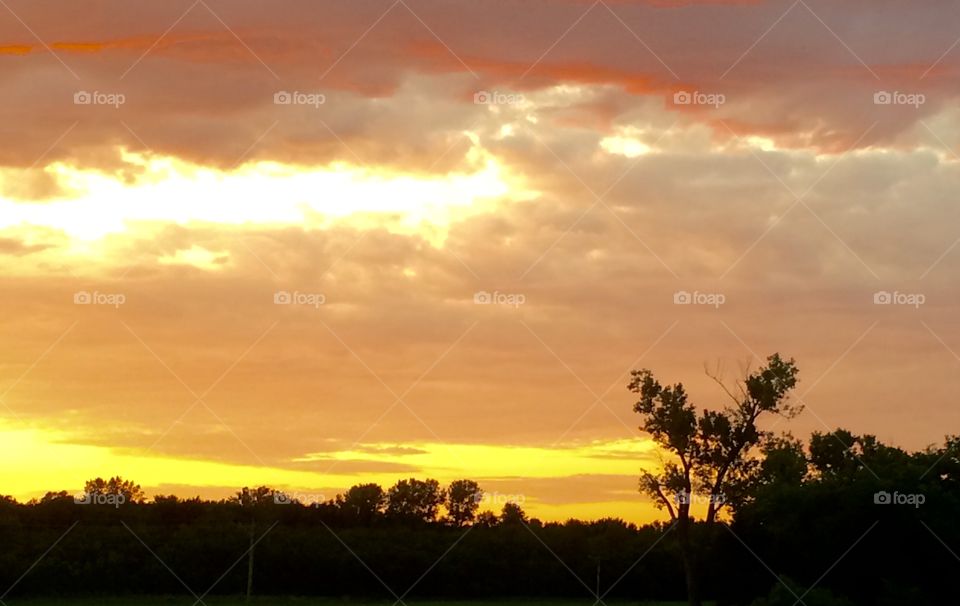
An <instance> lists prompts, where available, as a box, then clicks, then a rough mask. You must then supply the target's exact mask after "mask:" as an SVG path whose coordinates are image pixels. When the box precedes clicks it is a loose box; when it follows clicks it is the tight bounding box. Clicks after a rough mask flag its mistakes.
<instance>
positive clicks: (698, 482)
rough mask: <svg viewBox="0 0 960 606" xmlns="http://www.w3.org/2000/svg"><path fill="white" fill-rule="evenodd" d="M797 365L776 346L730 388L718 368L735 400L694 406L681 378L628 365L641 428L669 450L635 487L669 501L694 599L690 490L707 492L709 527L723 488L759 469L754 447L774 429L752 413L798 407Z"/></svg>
mask: <svg viewBox="0 0 960 606" xmlns="http://www.w3.org/2000/svg"><path fill="white" fill-rule="evenodd" d="M797 373H798V370H797V367H796V365H795V364H794V361H793V360H792V359H791V360H787V361H785V360H783V359H781V357H780V355H779V354H773V355H772V356H770V357H769V358H767V363H766V365H765V366H763V367H761V368H760V369H759V370H757V371H756V372H749V371H748V372H747V373H746V377H745V378H744V379H743V380H742V381H738V382H737V383H736V384H735V388H734V389H733V390H732V389H730V388H728V387H727V386H726V385H725V384H724V382H723V380H722V377H720V376H719V375H718V374H717V375H711V378H713V379H714V380H715V381H716V382H717V384H718V385H720V387H721V388H722V389H723V391H724V393H725V394H726V395H727V396H728V398H729V399H730V400H732V402H733V405H732V406H727V407H725V408H723V409H722V410H702V411H700V412H699V413H698V411H697V409H696V407H695V406H694V405H693V404H692V403H690V402H689V401H688V399H687V392H686V390H685V389H684V387H683V384H682V383H677V384H675V385H673V386H663V385H661V384H660V383H659V382H658V381H657V380H656V379H655V378H654V376H653V373H652V372H651V371H649V370H635V371H633V372H632V373H631V376H632V378H631V381H630V383H629V384H628V386H627V387H628V389H629V390H630V391H631V392H633V393H636V394H639V395H640V399H639V400H638V401H637V402H636V403H635V404H634V406H633V410H634V412H636V413H638V414H640V415H641V417H642V419H643V424H642V425H641V426H640V429H641V430H642V431H644V432H646V433H648V434H649V435H650V436H651V437H652V438H653V440H654V441H655V442H656V443H657V444H658V445H659V446H660V447H661V449H663V450H664V451H665V452H666V453H667V454H668V456H670V460H669V461H667V462H666V463H665V464H664V467H663V470H662V471H660V472H659V473H656V474H655V473H652V472H649V471H645V472H643V474H642V475H641V477H640V490H641V492H644V493H646V494H647V495H648V496H650V497H651V498H652V499H653V500H654V504H655V505H656V506H657V507H659V508H666V509H667V511H668V512H669V514H670V517H671V519H672V520H673V522H674V524H675V528H676V530H677V535H678V541H679V544H680V554H681V559H682V561H683V567H684V572H685V575H686V584H687V599H688V601H689V603H690V605H691V606H700V604H701V599H700V574H699V566H698V561H697V560H698V557H697V553H696V549H695V548H694V545H693V540H692V536H691V534H692V525H693V518H692V516H691V513H690V506H691V504H692V502H693V501H694V497H696V496H704V497H706V501H707V512H706V518H705V526H706V529H707V530H708V531H709V530H710V529H711V527H712V526H713V524H714V523H715V522H716V519H717V515H718V514H719V513H720V511H721V510H722V509H723V507H724V506H726V505H727V504H728V503H729V501H728V500H727V499H726V496H727V495H726V493H727V491H728V489H730V488H735V487H737V486H740V485H742V484H743V483H744V482H745V481H746V480H747V479H748V478H749V477H751V475H753V474H754V473H756V469H757V467H758V461H757V459H756V458H755V457H754V456H753V454H754V452H753V451H754V450H755V449H756V448H757V447H758V446H759V445H760V444H761V443H762V442H763V441H764V439H766V438H770V437H771V436H770V434H769V433H768V432H763V431H761V430H759V429H758V428H757V420H758V419H759V418H760V417H761V416H762V415H764V414H778V415H782V416H785V417H788V418H790V417H793V416H796V415H797V414H799V413H800V411H801V410H802V407H800V406H793V405H791V404H790V403H789V402H788V394H789V392H790V390H792V389H793V387H794V386H795V385H796V383H797Z"/></svg>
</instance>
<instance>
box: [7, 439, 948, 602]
mask: <svg viewBox="0 0 960 606" xmlns="http://www.w3.org/2000/svg"><path fill="white" fill-rule="evenodd" d="M758 464H759V465H758V469H757V473H756V476H755V477H756V480H757V481H756V482H755V483H753V484H752V485H751V488H750V489H749V491H748V492H747V493H745V494H742V495H739V496H738V498H737V500H736V502H735V503H732V504H731V507H730V516H729V518H728V519H725V520H723V521H722V522H721V523H720V524H718V525H717V526H716V528H715V529H713V530H707V528H706V527H705V526H704V525H702V524H697V525H694V526H693V534H694V535H695V538H696V539H697V540H695V541H694V544H697V545H701V546H702V547H701V548H700V549H701V550H702V553H701V554H700V555H701V561H703V562H705V563H706V565H705V566H704V570H703V577H704V581H703V589H704V591H703V593H704V595H707V596H711V597H716V598H718V599H719V600H720V603H722V604H758V605H759V604H763V605H768V606H769V605H774V604H794V603H795V602H797V599H798V598H802V603H803V604H806V605H807V606H818V605H819V606H822V605H828V604H857V605H859V604H866V605H872V604H876V605H894V604H896V605H898V606H899V605H902V604H944V603H954V599H955V595H956V587H955V582H954V579H955V578H956V577H957V572H958V570H960V562H958V560H957V557H956V555H954V553H955V552H956V551H957V550H958V549H960V524H958V521H957V514H958V512H960V490H958V481H960V439H956V438H952V439H948V440H947V442H946V443H945V444H944V445H943V446H941V447H938V448H930V449H927V450H925V451H921V452H914V453H907V452H905V451H903V450H900V449H898V448H894V447H891V446H887V445H884V444H882V443H880V442H878V441H877V440H876V439H875V438H873V437H871V436H857V435H854V434H851V433H850V432H847V431H842V430H841V431H836V432H833V433H828V434H814V435H813V437H812V438H811V439H810V440H809V441H808V442H807V443H806V444H801V443H800V442H799V441H796V440H793V439H791V438H789V437H787V438H778V439H777V440H774V441H771V442H769V443H768V444H767V445H766V446H765V447H764V451H763V455H762V457H760V458H759V459H758ZM84 495H85V496H83V497H82V498H78V497H77V496H75V495H74V494H69V493H67V492H59V493H48V494H47V495H46V496H44V497H43V498H42V499H38V500H34V501H31V502H29V503H25V504H21V503H17V502H16V501H14V500H13V499H10V498H6V499H3V500H2V501H0V532H2V537H3V539H2V540H3V549H2V550H0V584H2V585H4V586H8V585H11V584H13V583H14V582H15V581H16V580H17V578H18V577H20V576H21V575H23V573H24V572H25V571H28V570H29V574H27V575H25V576H24V577H23V578H22V580H20V581H19V582H18V583H17V584H16V585H15V588H14V590H13V592H11V594H10V596H9V597H16V596H28V595H46V594H70V595H79V594H118V593H131V594H184V593H186V592H188V591H192V592H194V593H196V594H198V595H202V594H203V593H205V592H207V591H208V590H209V591H210V592H211V593H212V594H234V595H239V594H243V593H245V592H246V591H247V589H248V584H251V582H252V585H250V588H251V589H252V591H253V593H254V594H258V595H263V594H287V595H289V594H296V595H325V596H371V597H382V598H387V599H391V600H394V599H396V597H399V596H402V595H404V594H405V593H406V592H407V591H408V590H410V592H409V594H408V596H407V597H423V596H431V597H458V598H473V597H493V596H539V597H558V596H565V597H583V598H585V599H591V600H593V599H594V592H596V591H597V587H598V580H599V593H600V595H601V596H603V597H604V599H605V600H607V599H611V598H613V599H616V598H622V599H634V600H635V599H642V600H657V599H675V600H682V599H684V598H685V595H686V593H685V585H684V578H683V567H682V565H681V563H680V554H679V550H678V541H677V540H676V532H675V529H674V526H673V525H671V524H669V523H656V524H650V525H645V526H640V527H637V526H635V525H633V524H629V523H625V522H623V521H620V520H615V519H606V520H599V521H594V522H582V521H576V520H570V521H567V522H564V523H542V522H540V521H538V520H535V519H528V518H527V516H526V514H525V513H524V512H523V510H522V508H521V507H520V506H518V505H516V504H514V503H508V504H506V505H504V507H503V509H502V511H501V513H500V514H499V515H494V514H492V513H490V512H478V505H479V504H481V503H482V502H483V496H482V491H481V490H480V487H479V486H477V485H476V483H474V482H470V481H467V480H464V481H459V482H454V483H453V484H451V486H449V487H447V488H442V487H441V486H440V485H439V484H438V483H437V482H435V481H432V480H427V481H419V480H413V479H411V480H405V481H401V482H399V483H398V484H397V485H395V486H394V487H392V488H390V489H389V490H383V489H382V488H381V487H379V486H376V485H373V484H366V485H360V486H356V487H354V488H352V489H350V490H349V491H347V492H346V493H345V494H343V495H338V496H337V497H336V498H335V499H332V500H328V501H325V502H321V503H312V504H305V503H300V502H297V501H296V499H295V498H291V497H288V496H287V495H284V494H282V493H277V492H275V491H273V490H271V489H269V488H266V487H261V488H257V489H243V490H241V491H240V492H238V494H237V495H236V497H234V498H232V499H225V500H221V501H208V500H202V499H199V498H193V499H179V498H177V497H174V496H158V497H155V498H154V499H152V500H151V501H150V502H146V501H145V500H144V499H143V494H142V491H140V489H139V487H138V486H136V484H134V483H132V482H127V481H123V480H121V479H119V478H114V479H111V480H109V481H103V480H96V481H92V482H88V483H87V486H85V493H84ZM111 496H113V497H115V498H110V497H111ZM78 500H79V501H80V503H78V502H77V501H78ZM74 524H76V526H74V527H73V529H72V530H71V531H70V532H68V533H67V534H66V535H65V536H63V538H62V540H60V542H59V543H56V545H55V547H53V549H51V550H50V551H49V553H48V554H47V555H46V556H45V557H43V558H40V556H41V554H43V553H44V552H45V551H46V550H47V549H48V548H49V547H50V546H51V545H53V544H54V543H55V542H56V541H57V539H58V538H59V537H61V535H63V534H64V532H66V531H67V529H69V528H71V526H72V525H74ZM698 532H701V533H706V532H712V533H714V536H712V537H710V540H703V539H705V537H699V538H697V537H696V535H697V533H698ZM251 543H254V544H255V547H254V550H253V554H254V558H253V559H252V560H251V558H250V557H249V551H250V545H251ZM952 552H954V553H952ZM38 558H40V559H39V561H38V562H37V560H38ZM34 562H37V563H36V566H35V567H34V568H33V569H31V568H30V567H31V566H32V565H33V564H34ZM167 567H169V570H168V569H167ZM768 568H769V569H768ZM171 571H172V572H171ZM225 571H227V572H226V574H224V573H225ZM251 571H252V576H251ZM598 572H599V576H598ZM774 573H775V574H776V575H778V576H779V577H781V578H780V579H779V580H778V578H777V577H775V576H774ZM418 580H419V581H418ZM814 584H815V585H816V586H815V588H814V589H812V590H811V591H809V593H805V592H807V589H808V588H809V587H811V586H813V585H814ZM188 588H189V589H188ZM797 603H799V602H797Z"/></svg>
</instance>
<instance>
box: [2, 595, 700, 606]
mask: <svg viewBox="0 0 960 606" xmlns="http://www.w3.org/2000/svg"><path fill="white" fill-rule="evenodd" d="M195 601H196V600H195V598H193V597H192V596H130V597H97V598H44V599H30V598H23V599H16V598H7V599H6V600H5V602H6V603H7V604H8V605H9V606H17V605H22V606H175V605H183V604H186V605H191V604H193V603H194V602H195ZM203 603H204V604H206V605H207V606H242V605H244V604H248V602H245V601H244V600H243V598H239V597H238V598H229V597H221V596H215V597H206V598H204V599H203ZM593 603H594V600H593V598H584V599H582V600H538V599H529V600H526V599H522V598H515V599H505V600H476V601H467V600H457V601H446V602H445V601H419V600H404V604H406V606H593ZM604 603H605V604H606V605H607V606H682V605H683V604H685V602H633V601H630V602H628V601H622V600H604ZM249 604H251V605H253V606H393V601H374V600H349V599H342V600H338V599H331V598H295V597H280V598H269V597H263V598H254V599H253V600H251V601H250V602H249Z"/></svg>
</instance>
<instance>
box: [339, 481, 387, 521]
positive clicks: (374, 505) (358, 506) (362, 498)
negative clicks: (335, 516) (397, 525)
mask: <svg viewBox="0 0 960 606" xmlns="http://www.w3.org/2000/svg"><path fill="white" fill-rule="evenodd" d="M336 503H337V507H339V508H340V511H342V512H343V514H344V517H345V518H346V519H348V520H350V521H351V522H356V523H359V524H364V525H367V524H370V523H371V522H372V521H373V520H374V519H375V518H377V517H378V516H380V515H382V514H383V510H384V508H385V507H386V505H387V495H386V493H384V492H383V488H381V487H380V485H379V484H357V485H356V486H351V487H350V490H348V491H347V492H346V494H342V495H339V494H338V495H337V500H336Z"/></svg>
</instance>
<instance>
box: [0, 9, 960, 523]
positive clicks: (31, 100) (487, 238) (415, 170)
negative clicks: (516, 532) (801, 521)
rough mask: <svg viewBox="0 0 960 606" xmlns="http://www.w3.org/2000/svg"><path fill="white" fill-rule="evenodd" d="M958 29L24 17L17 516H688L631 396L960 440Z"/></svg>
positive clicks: (12, 258) (16, 256)
mask: <svg viewBox="0 0 960 606" xmlns="http://www.w3.org/2000/svg"><path fill="white" fill-rule="evenodd" d="M958 18H960V6H958V5H957V4H955V3H950V2H945V1H940V0H931V1H929V2H923V3H919V4H918V3H915V2H907V1H905V0H902V1H894V0H870V1H867V0H851V1H848V2H842V3H838V2H827V1H824V0H795V1H791V0H787V1H783V2H781V1H769V2H768V1H764V0H752V1H751V0H685V1H670V0H641V1H628V0H597V1H593V2H591V1H590V0H527V1H521V0H512V1H509V0H487V1H484V2H466V1H450V0H444V1H439V0H351V1H350V2H345V1H319V2H308V1H306V0H303V1H294V0H279V1H277V2H269V3H264V2H253V1H250V0H233V1H229V2H228V1H227V0H171V1H169V2H128V1H120V0H77V1H72V2H65V1H63V0H3V1H0V90H2V91H3V99H2V101H0V141H2V143H3V144H2V145H0V280H2V295H3V296H0V338H2V340H3V345H4V346H3V347H2V348H0V453H2V457H3V460H4V465H3V470H2V471H0V493H5V494H11V495H13V496H15V497H17V498H19V499H29V498H31V497H36V496H39V495H42V494H43V493H44V492H46V491H48V490H69V491H71V492H76V491H79V490H81V489H82V486H83V482H84V481H85V480H86V479H89V478H92V477H96V476H109V475H115V474H121V475H123V476H124V477H129V478H132V479H134V480H135V481H137V482H139V483H140V484H141V485H142V486H143V487H144V489H145V490H146V492H147V494H148V495H155V494H169V493H174V494H178V495H181V496H194V495H200V496H204V497H210V498H220V497H224V496H227V495H229V494H232V493H233V492H235V491H236V490H237V489H238V488H239V487H241V486H244V485H259V484H267V485H270V486H274V487H277V488H281V489H283V490H286V491H287V492H288V493H289V494H293V495H295V496H296V495H299V496H300V497H301V498H302V499H303V500H310V499H317V500H321V499H327V498H332V497H333V496H334V495H335V494H337V493H338V492H342V491H343V490H344V489H346V488H347V487H349V486H351V485H353V484H357V483H361V482H378V483H380V484H382V485H384V486H389V485H391V484H393V483H394V482H396V481H397V480H399V479H402V478H406V477H419V478H425V477H434V478H437V479H439V480H441V481H442V482H449V481H450V480H453V479H457V478H463V477H467V478H472V479H476V480H477V481H479V482H480V484H481V486H483V487H484V488H485V489H486V491H487V493H488V501H487V502H486V504H485V507H486V508H491V509H498V508H499V506H500V504H502V503H503V502H505V501H507V500H513V501H519V502H521V503H522V504H523V507H524V508H525V509H526V510H527V511H528V512H529V513H530V514H531V515H534V516H537V517H540V518H542V519H545V520H563V519H566V518H568V517H581V518H599V517H604V516H617V517H622V518H624V519H627V520H631V521H636V522H646V521H650V520H653V519H660V518H662V516H663V515H665V514H663V513H662V512H658V511H657V510H655V509H654V508H653V507H652V505H651V503H650V502H649V500H648V499H646V497H643V496H642V495H640V494H639V493H638V492H637V477H638V475H639V473H640V472H641V470H643V469H652V468H655V467H656V466H657V465H659V464H660V462H662V461H663V455H662V453H659V452H658V451H657V449H656V448H655V447H654V446H653V445H652V444H651V442H650V440H649V439H648V438H646V437H645V436H644V435H643V434H642V433H641V432H640V431H639V429H638V425H639V424H640V419H639V418H638V416H637V415H636V414H635V413H633V412H632V405H633V401H634V400H633V398H632V394H630V393H629V392H628V391H627V389H626V385H627V382H628V380H629V379H628V377H629V371H630V370H631V369H639V368H649V369H651V370H653V371H654V373H655V374H656V375H657V377H658V378H660V379H661V381H663V382H667V383H674V382H678V381H682V382H683V383H684V384H685V385H686V386H687V388H688V389H689V391H690V392H691V395H692V398H693V400H694V402H695V403H696V404H698V405H700V406H702V407H706V408H712V407H718V406H721V405H723V399H724V398H725V396H724V394H723V393H722V391H721V390H719V389H718V387H717V386H716V385H715V384H714V383H713V381H712V379H710V378H709V377H708V376H707V372H708V371H709V372H711V373H714V374H716V373H720V374H722V376H723V377H724V378H725V379H726V380H728V381H733V380H735V379H736V378H737V377H739V376H742V374H743V372H744V371H745V369H749V368H756V367H757V366H758V365H759V364H760V363H761V360H762V359H764V358H765V357H766V356H767V355H769V354H772V353H773V352H780V353H781V354H782V355H784V356H787V357H793V358H795V359H796V361H797V364H798V366H799V368H800V371H801V375H800V379H801V381H800V384H799V386H798V389H797V391H796V393H795V394H794V399H795V400H798V401H800V402H802V403H803V404H805V412H804V413H803V414H802V415H801V416H800V417H799V418H797V419H794V420H792V421H789V422H784V421H776V420H773V421H770V422H768V423H767V424H766V426H765V427H766V428H768V429H772V430H774V431H790V432H792V433H793V434H794V435H796V436H798V437H806V436H809V434H810V433H811V432H813V431H826V430H832V429H834V428H836V427H846V428H849V429H851V430H853V431H854V432H856V433H870V434H874V435H876V436H878V437H879V438H880V439H881V440H883V441H886V442H889V443H893V444H896V445H899V446H902V447H904V448H911V449H920V448H924V447H926V446H927V445H929V444H932V443H936V442H940V441H942V440H943V438H944V436H945V435H946V434H951V433H958V431H957V428H958V427H960V408H958V407H957V406H956V400H955V398H956V394H957V393H958V387H960V373H958V367H960V356H958V352H960V325H958V324H957V322H956V307H955V305H956V302H957V300H958V295H960V291H958V283H957V280H956V275H957V271H958V270H960V247H958V244H960V220H958V219H960V207H958V203H957V199H956V192H957V191H960V187H958V185H960V156H958V150H960V122H958V118H960V85H958V82H960V80H958V75H960V74H958V67H960V48H958V46H960V38H958V36H960V30H958V29H957V28H956V26H955V24H956V23H957V22H958Z"/></svg>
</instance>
